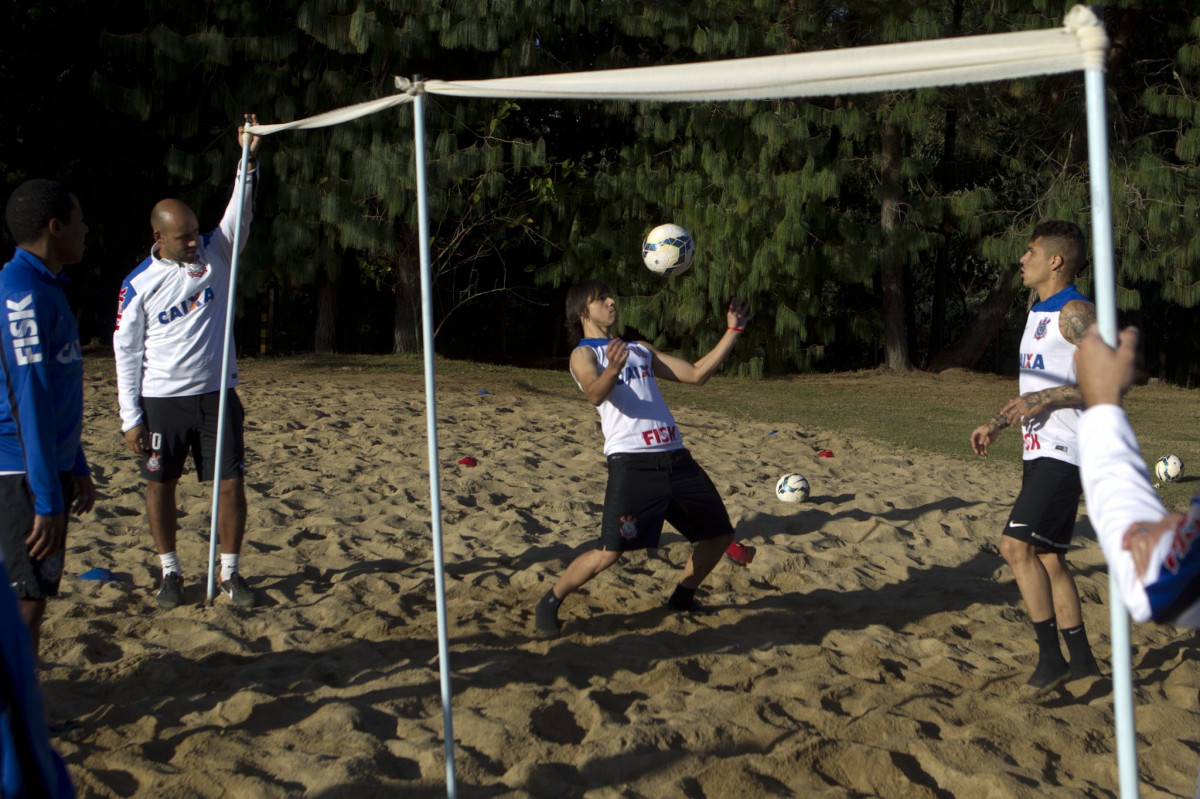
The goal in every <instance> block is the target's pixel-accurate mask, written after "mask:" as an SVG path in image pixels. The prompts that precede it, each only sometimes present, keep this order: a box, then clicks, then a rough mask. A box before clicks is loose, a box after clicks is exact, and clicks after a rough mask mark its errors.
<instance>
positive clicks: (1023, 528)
mask: <svg viewBox="0 0 1200 799" xmlns="http://www.w3.org/2000/svg"><path fill="white" fill-rule="evenodd" d="M1086 263H1087V258H1086V248H1085V242H1084V237H1083V231H1081V230H1080V229H1079V226H1078V225H1075V224H1074V223H1071V222H1061V221H1049V222H1043V223H1042V224H1040V225H1038V226H1037V227H1036V228H1034V231H1033V235H1032V236H1031V237H1030V242H1029V247H1028V249H1027V250H1026V252H1025V254H1024V255H1023V256H1022V257H1021V279H1022V282H1023V283H1024V284H1025V285H1026V286H1028V287H1029V288H1030V289H1032V290H1033V292H1034V293H1035V295H1036V301H1035V302H1034V304H1033V306H1032V307H1031V308H1030V311H1029V317H1028V320H1027V322H1026V325H1025V335H1024V336H1023V337H1022V339H1021V352H1020V358H1019V368H1020V391H1021V395H1020V396H1019V397H1016V398H1015V399H1013V400H1011V401H1009V402H1008V403H1007V404H1006V405H1005V406H1004V407H1003V408H1001V409H1000V412H999V413H997V414H996V415H995V416H993V417H992V418H991V419H989V420H988V421H987V422H986V423H984V424H982V425H980V426H979V427H977V428H976V429H975V430H974V431H973V432H972V433H971V447H972V448H973V449H974V451H975V453H976V454H978V455H987V451H988V445H989V444H991V443H992V442H993V441H995V440H996V436H997V435H999V434H1000V431H1001V430H1003V429H1004V428H1006V427H1009V426H1010V425H1016V424H1020V425H1022V433H1023V438H1024V448H1025V455H1024V476H1023V479H1022V481H1021V493H1020V494H1019V495H1018V496H1017V501H1016V503H1014V505H1013V510H1012V514H1011V515H1010V516H1009V519H1008V524H1007V525H1006V526H1005V528H1004V531H1003V535H1002V536H1001V538H1000V554H1001V555H1002V556H1003V557H1004V560H1005V561H1006V562H1007V563H1008V565H1009V566H1010V567H1011V568H1012V571H1013V577H1014V578H1015V579H1016V582H1017V588H1018V589H1019V590H1020V592H1021V598H1022V599H1023V600H1024V602H1025V608H1026V610H1027V611H1028V613H1029V618H1030V621H1031V622H1032V623H1033V629H1034V634H1035V636H1036V638H1037V643H1038V663H1037V666H1036V668H1035V669H1034V672H1033V675H1032V676H1031V677H1030V678H1029V680H1028V681H1027V683H1026V686H1027V690H1029V691H1030V692H1031V693H1033V694H1034V695H1040V694H1043V693H1045V692H1047V691H1049V690H1051V689H1052V688H1055V687H1056V686H1058V685H1060V684H1062V683H1063V682H1065V681H1066V680H1068V679H1071V678H1081V677H1087V676H1094V675H1097V674H1099V673H1100V670H1099V667H1098V666H1097V665H1096V659H1095V657H1093V655H1092V650H1091V646H1090V645H1089V643H1088V640H1087V633H1086V632H1085V630H1084V626H1083V612H1082V610H1081V608H1080V605H1079V592H1078V590H1077V589H1076V587H1075V578H1074V577H1072V576H1071V573H1070V571H1068V569H1067V560H1066V552H1067V550H1068V549H1069V548H1070V544H1071V537H1072V535H1073V533H1074V529H1075V515H1076V512H1077V510H1078V508H1079V499H1080V497H1081V496H1082V491H1083V489H1082V486H1081V485H1080V480H1079V449H1078V432H1077V428H1078V425H1079V416H1080V413H1081V409H1080V404H1081V402H1082V395H1081V394H1080V391H1079V386H1078V385H1076V380H1075V361H1074V356H1075V351H1076V349H1077V347H1078V344H1079V342H1080V341H1081V340H1082V339H1083V335H1084V333H1085V332H1086V331H1087V329H1088V327H1090V326H1091V325H1092V323H1093V322H1094V321H1095V318H1096V313H1095V306H1093V305H1092V303H1090V302H1089V301H1088V300H1087V299H1086V298H1085V297H1084V296H1083V295H1082V294H1080V293H1079V291H1078V290H1077V289H1076V288H1075V285H1074V284H1075V277H1076V275H1078V274H1079V272H1080V271H1082V269H1083V267H1084V266H1085V265H1086ZM1059 630H1061V632H1062V635H1063V638H1064V640H1065V641H1066V643H1067V651H1068V654H1069V655H1070V661H1069V662H1068V661H1067V660H1066V659H1064V658H1063V655H1062V650H1061V649H1060V648H1059V643H1058V633H1059Z"/></svg>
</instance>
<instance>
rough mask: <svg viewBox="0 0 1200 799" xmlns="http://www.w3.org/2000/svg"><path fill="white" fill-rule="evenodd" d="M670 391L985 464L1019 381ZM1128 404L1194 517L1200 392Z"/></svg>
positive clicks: (742, 381) (491, 369)
mask: <svg viewBox="0 0 1200 799" xmlns="http://www.w3.org/2000/svg"><path fill="white" fill-rule="evenodd" d="M241 366H242V368H243V371H245V372H246V375H247V377H248V378H249V379H251V380H252V379H253V374H254V373H255V372H257V371H259V370H262V371H271V370H272V369H277V368H278V369H284V370H287V371H289V372H296V371H308V372H314V373H320V372H322V371H327V372H362V373H365V374H370V373H379V372H391V373H399V374H410V375H421V374H422V373H423V372H424V361H423V359H422V357H421V356H419V355H315V354H310V355H296V356H289V357H286V358H266V359H261V360H260V359H249V358H246V359H243V360H242V361H241ZM101 368H103V367H101ZM108 368H111V360H109V361H108ZM434 368H435V373H436V376H437V381H438V384H439V385H446V384H447V383H449V384H453V385H459V386H466V387H469V388H478V389H488V390H492V389H494V388H495V387H496V386H507V387H511V388H513V389H517V390H520V391H531V392H550V393H554V394H559V395H564V396H578V392H579V389H578V388H577V387H576V385H575V382H574V381H573V380H572V379H571V376H570V374H569V373H568V372H567V370H566V369H565V368H564V369H557V370H548V369H526V368H518V367H512V366H500V365H496V364H486V363H475V362H471V361H457V360H447V359H443V358H438V359H436V361H435V367H434ZM660 385H661V386H662V389H663V395H664V396H665V397H666V399H667V402H668V404H670V406H671V408H672V409H674V410H676V411H682V412H683V413H682V414H681V416H682V417H683V418H684V419H685V420H686V409H688V408H696V409H700V410H705V411H712V412H715V413H720V414H723V415H725V416H728V417H729V418H730V419H731V420H733V421H734V422H736V421H738V420H754V421H758V422H763V423H766V424H785V423H790V424H795V425H799V426H801V427H811V428H813V429H817V430H826V431H829V432H840V433H844V434H847V435H852V436H855V437H862V438H867V439H871V440H874V441H879V442H881V443H884V444H888V445H891V446H894V447H896V448H898V449H903V450H908V451H912V452H915V453H917V454H922V453H923V454H925V455H927V456H929V457H937V458H947V459H954V460H976V459H978V456H976V455H975V454H974V453H973V452H972V451H971V446H970V435H971V431H972V430H973V429H975V427H976V426H978V425H979V424H982V423H983V422H984V421H985V420H987V418H988V417H990V416H991V415H992V414H994V413H995V412H996V411H998V410H999V409H1000V408H1001V406H1003V405H1004V403H1005V402H1007V401H1008V400H1009V399H1012V398H1013V397H1014V396H1016V392H1017V381H1016V379H1015V378H1006V377H999V376H996V375H986V374H980V373H976V372H971V371H967V370H958V369H956V370H950V371H947V372H943V373H941V374H929V373H925V372H903V373H895V372H890V371H888V370H884V369H877V370H871V371H861V372H842V373H836V374H812V375H801V376H797V377H788V378H774V379H763V380H756V379H751V378H739V377H720V376H718V377H714V378H713V379H712V380H710V381H709V382H708V384H707V385H705V386H702V387H699V388H697V387H694V386H682V385H678V384H675V383H667V382H665V381H664V382H662V383H660ZM582 401H583V400H582V398H581V399H580V402H582ZM1125 405H1126V408H1127V410H1128V412H1129V416H1130V418H1131V419H1132V420H1133V425H1134V429H1135V430H1136V431H1137V433H1138V438H1139V440H1140V441H1141V443H1142V450H1143V454H1144V455H1145V457H1146V459H1147V461H1148V464H1149V465H1150V466H1153V463H1154V461H1155V460H1157V459H1158V458H1159V457H1160V456H1162V455H1166V454H1174V455H1177V456H1179V457H1180V458H1181V459H1182V460H1183V464H1184V477H1183V479H1182V480H1180V481H1179V482H1178V483H1172V484H1167V485H1164V486H1162V487H1161V489H1160V493H1161V494H1162V496H1163V500H1164V502H1165V503H1166V504H1167V506H1168V507H1171V508H1173V509H1176V510H1182V509H1184V508H1185V507H1186V505H1187V501H1188V499H1189V498H1190V497H1191V495H1192V493H1193V492H1194V491H1195V489H1196V483H1197V481H1198V480H1200V478H1198V477H1196V476H1195V475H1196V474H1198V473H1200V429H1198V427H1197V420H1200V391H1197V390H1193V389H1183V388H1177V387H1175V386H1169V385H1165V384H1161V383H1157V384H1153V385H1147V386H1138V387H1135V388H1134V389H1133V390H1132V391H1131V392H1130V394H1129V396H1128V398H1127V399H1126V403H1125ZM986 463H987V464H988V465H989V466H990V467H991V468H995V469H998V470H1010V472H1014V473H1015V471H1016V470H1017V469H1019V468H1020V463H1021V437H1020V435H1018V434H1017V432H1016V431H1015V430H1005V431H1004V432H1003V433H1001V434H1000V437H999V438H998V439H997V441H996V443H995V444H993V445H992V447H991V454H990V455H989V456H988V458H987V459H986ZM946 481H947V487H948V488H950V487H952V483H953V468H948V469H947V477H946Z"/></svg>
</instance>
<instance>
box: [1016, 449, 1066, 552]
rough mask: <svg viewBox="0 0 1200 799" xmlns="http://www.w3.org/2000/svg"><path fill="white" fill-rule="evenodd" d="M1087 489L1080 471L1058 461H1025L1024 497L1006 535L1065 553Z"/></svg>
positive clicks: (1041, 459)
mask: <svg viewBox="0 0 1200 799" xmlns="http://www.w3.org/2000/svg"><path fill="white" fill-rule="evenodd" d="M1082 495H1083V487H1082V486H1081V485H1080V482H1079V467H1078V466H1075V465H1074V464H1070V463H1066V462H1065V461H1060V460H1057V459H1055V458H1035V459H1034V460H1030V461H1025V474H1024V477H1023V479H1022V480H1021V493H1020V494H1019V495H1018V496H1017V501H1016V502H1015V503H1014V504H1013V509H1012V515H1011V516H1009V517H1008V524H1007V525H1006V526H1005V528H1004V535H1006V536H1009V537H1010V538H1015V539H1017V540H1018V541H1024V542H1026V543H1028V544H1032V545H1033V546H1034V547H1035V548H1037V549H1039V550H1042V551H1046V552H1065V551H1066V550H1067V549H1069V548H1070V544H1071V536H1072V535H1073V534H1074V532H1075V516H1076V514H1077V513H1078V511H1079V498H1080V497H1081V496H1082Z"/></svg>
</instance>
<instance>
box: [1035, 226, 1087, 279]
mask: <svg viewBox="0 0 1200 799" xmlns="http://www.w3.org/2000/svg"><path fill="white" fill-rule="evenodd" d="M1038 239H1041V240H1042V249H1044V250H1045V251H1046V254H1047V255H1058V256H1061V257H1062V259H1063V264H1064V265H1065V266H1066V267H1067V269H1070V270H1071V278H1072V279H1074V278H1075V277H1076V276H1077V275H1078V274H1079V273H1080V272H1082V271H1083V270H1084V267H1086V266H1087V240H1086V239H1085V238H1084V237H1083V231H1082V230H1080V229H1079V225H1077V224H1075V223H1074V222H1064V221H1063V220H1061V219H1051V220H1048V221H1046V222H1043V223H1041V224H1040V225H1038V226H1037V227H1035V228H1034V229H1033V235H1032V236H1030V237H1029V240H1030V241H1037V240H1038Z"/></svg>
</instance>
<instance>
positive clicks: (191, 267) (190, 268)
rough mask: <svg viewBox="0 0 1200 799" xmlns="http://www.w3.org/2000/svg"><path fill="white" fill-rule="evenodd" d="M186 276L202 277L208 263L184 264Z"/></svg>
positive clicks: (206, 272) (206, 271) (205, 272)
mask: <svg viewBox="0 0 1200 799" xmlns="http://www.w3.org/2000/svg"><path fill="white" fill-rule="evenodd" d="M185 266H186V267H187V276H188V277H204V276H205V275H206V274H208V264H185Z"/></svg>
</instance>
